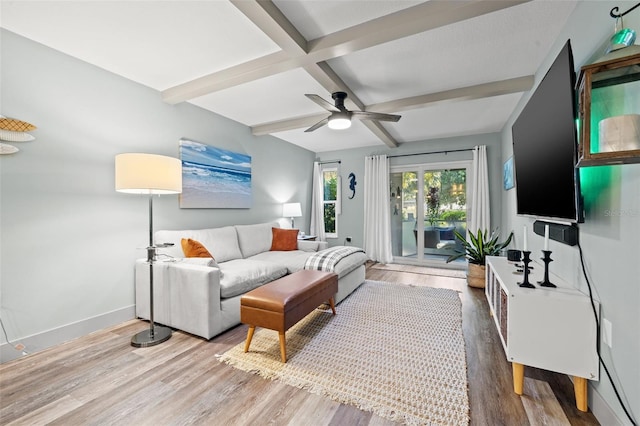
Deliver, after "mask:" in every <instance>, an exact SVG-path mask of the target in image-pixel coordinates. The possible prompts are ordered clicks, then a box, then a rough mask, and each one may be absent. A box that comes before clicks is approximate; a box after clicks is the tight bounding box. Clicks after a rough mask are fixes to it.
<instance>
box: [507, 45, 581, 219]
mask: <svg viewBox="0 0 640 426" xmlns="http://www.w3.org/2000/svg"><path fill="white" fill-rule="evenodd" d="M575 81H576V75H575V71H574V68H573V54H572V51H571V42H570V40H568V41H567V43H566V44H565V45H564V47H563V48H562V50H561V51H560V53H559V54H558V56H557V57H556V59H555V61H554V62H553V64H552V65H551V68H549V71H547V74H546V75H545V76H544V78H543V79H542V81H541V82H540V84H539V85H538V87H537V88H536V89H535V92H534V93H533V95H532V96H531V98H530V99H529V101H528V102H527V105H526V106H525V107H524V109H523V110H522V112H521V113H520V115H519V116H518V118H517V119H516V121H515V122H514V123H513V127H512V135H513V165H514V170H515V186H516V199H517V214H519V215H526V216H533V217H535V218H540V219H542V220H549V221H552V222H559V223H577V222H583V221H584V216H583V213H582V200H581V194H580V177H579V169H577V168H576V167H575V166H576V160H577V155H578V140H577V129H576V96H575Z"/></svg>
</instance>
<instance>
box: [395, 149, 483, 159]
mask: <svg viewBox="0 0 640 426" xmlns="http://www.w3.org/2000/svg"><path fill="white" fill-rule="evenodd" d="M473 150H474V148H465V149H448V150H446V151H431V152H416V153H414V154H398V155H389V156H388V157H389V158H395V157H410V156H413V155H429V154H448V153H450V152H463V151H473Z"/></svg>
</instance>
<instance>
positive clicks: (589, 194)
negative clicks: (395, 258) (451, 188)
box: [502, 1, 640, 425]
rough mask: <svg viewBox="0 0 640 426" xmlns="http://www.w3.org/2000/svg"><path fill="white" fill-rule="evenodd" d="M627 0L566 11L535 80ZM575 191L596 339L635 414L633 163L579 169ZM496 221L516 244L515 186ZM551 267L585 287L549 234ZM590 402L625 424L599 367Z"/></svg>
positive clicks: (532, 240)
mask: <svg viewBox="0 0 640 426" xmlns="http://www.w3.org/2000/svg"><path fill="white" fill-rule="evenodd" d="M634 4H636V2H635V1H633V2H625V1H619V2H609V1H584V2H580V3H579V4H578V6H577V7H576V9H575V11H574V13H573V14H572V15H571V16H570V18H569V20H568V21H567V23H566V26H565V28H564V30H563V31H562V33H561V35H560V36H559V37H558V39H557V40H556V43H555V45H554V47H553V49H552V50H551V52H549V55H548V57H547V58H546V60H545V62H544V64H543V65H542V66H541V68H540V69H539V70H538V72H537V74H536V84H538V82H539V81H540V80H541V79H542V77H543V76H544V75H545V73H546V71H547V70H548V68H549V67H550V65H551V63H552V62H553V60H554V59H555V57H556V56H557V54H558V53H559V51H560V49H561V48H562V46H563V45H564V43H565V42H566V40H567V39H571V44H572V48H573V55H574V62H575V66H576V68H577V70H578V69H579V68H580V67H581V66H582V65H585V64H588V63H590V62H592V61H593V60H594V59H595V58H597V57H600V56H601V55H602V53H603V47H604V46H605V45H606V42H607V41H608V40H609V38H610V37H611V35H612V34H613V26H614V19H613V18H611V17H610V16H609V11H610V10H611V9H612V8H613V7H614V6H618V7H619V8H620V11H621V12H623V11H626V10H628V9H629V8H631V7H632V6H633V5H634ZM624 23H625V26H626V27H631V28H633V29H634V30H635V31H636V32H637V33H638V34H640V9H636V10H634V11H633V12H631V13H630V14H629V15H627V16H625V18H624ZM528 99H529V96H526V97H524V98H523V100H522V101H521V102H520V104H519V107H518V109H517V111H516V112H515V113H514V114H513V115H512V117H511V119H510V120H509V122H508V123H507V126H506V127H505V129H504V130H503V133H502V161H503V162H504V161H506V159H507V158H508V157H510V156H511V155H512V154H513V149H512V137H511V126H512V124H513V122H514V120H515V119H516V118H517V117H518V115H519V114H520V111H521V110H522V108H523V107H524V105H525V104H526V101H527V100H528ZM581 173H582V175H583V177H582V179H581V181H582V193H583V195H584V198H585V204H586V205H585V210H586V218H585V223H584V224H581V225H580V236H579V238H580V244H581V246H582V249H583V252H584V261H585V265H586V269H587V273H588V276H589V280H590V282H591V284H592V286H593V289H594V292H595V296H596V298H597V299H598V300H599V301H600V302H601V304H602V305H601V314H602V316H603V317H604V318H607V319H608V320H610V321H611V322H612V324H613V348H612V349H609V348H608V347H607V346H606V345H604V344H601V345H600V347H601V350H602V356H603V358H604V360H605V362H606V364H607V366H608V367H609V370H610V371H612V373H613V374H614V380H615V382H616V385H617V386H618V388H619V390H621V391H622V394H623V396H624V397H626V403H627V406H628V407H631V408H632V410H633V413H634V415H635V419H636V420H638V419H639V418H640V332H639V331H638V330H640V250H639V249H640V242H639V241H640V164H628V165H620V166H600V167H588V168H582V169H581ZM502 201H503V202H502V218H503V228H509V229H514V230H516V243H517V244H521V242H522V231H521V230H522V229H523V226H524V225H527V227H528V229H529V230H531V229H532V227H533V225H532V224H533V220H532V219H529V218H525V217H520V216H517V215H516V191H515V190H511V191H502ZM528 243H529V245H530V247H529V249H530V250H532V251H533V252H534V253H535V252H537V251H539V250H541V249H542V245H543V238H542V237H540V236H536V235H534V234H533V233H532V232H531V231H530V233H529V241H528ZM549 248H550V250H552V251H553V255H552V257H553V259H554V260H555V261H554V262H553V263H552V264H551V268H552V271H553V272H555V273H556V274H558V275H560V276H561V277H562V278H563V279H565V280H567V281H569V282H573V283H575V285H576V287H578V288H580V289H581V290H582V291H583V292H585V293H586V292H588V289H587V284H586V281H585V279H584V277H583V275H582V269H581V266H580V255H579V250H578V248H577V247H570V246H566V245H563V244H560V243H558V242H555V241H551V242H550V243H549ZM590 391H591V392H590V393H591V395H590V404H589V406H590V407H591V409H592V410H593V412H594V414H596V416H597V417H598V419H599V420H600V421H601V423H602V424H607V425H608V424H616V423H618V422H622V423H623V424H628V421H627V420H626V416H625V414H624V412H623V410H622V409H621V408H620V405H619V404H618V402H617V400H616V397H615V395H614V392H613V389H612V387H611V385H610V382H609V379H608V378H607V377H606V375H605V372H604V370H603V369H602V368H601V372H600V381H599V382H590Z"/></svg>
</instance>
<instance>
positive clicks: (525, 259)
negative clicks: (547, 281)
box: [518, 251, 536, 288]
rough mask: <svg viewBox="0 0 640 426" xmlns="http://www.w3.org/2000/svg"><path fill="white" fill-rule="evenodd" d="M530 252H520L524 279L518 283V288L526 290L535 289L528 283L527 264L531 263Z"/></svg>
mask: <svg viewBox="0 0 640 426" xmlns="http://www.w3.org/2000/svg"><path fill="white" fill-rule="evenodd" d="M530 256H531V252H530V251H523V252H522V263H523V264H524V268H522V269H523V272H524V279H523V280H522V282H521V283H518V285H519V286H520V287H526V288H536V287H535V286H534V285H533V284H531V283H530V282H529V270H530V269H529V263H531V257H530Z"/></svg>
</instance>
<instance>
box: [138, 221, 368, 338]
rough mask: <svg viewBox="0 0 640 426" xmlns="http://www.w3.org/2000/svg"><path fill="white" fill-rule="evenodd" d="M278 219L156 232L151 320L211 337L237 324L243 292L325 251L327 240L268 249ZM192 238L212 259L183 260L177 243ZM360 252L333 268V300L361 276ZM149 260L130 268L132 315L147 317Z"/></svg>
mask: <svg viewBox="0 0 640 426" xmlns="http://www.w3.org/2000/svg"><path fill="white" fill-rule="evenodd" d="M277 227H279V225H278V223H277V222H273V223H262V224H256V225H236V226H225V227H221V228H210V229H200V230H176V231H157V232H156V233H155V235H154V237H155V242H156V244H160V243H173V244H174V246H172V247H169V248H165V249H159V252H160V253H161V254H162V255H161V256H159V260H158V262H155V263H154V265H153V268H154V269H153V275H154V321H155V322H157V323H160V324H164V325H166V326H169V327H172V328H176V329H180V330H183V331H186V332H188V333H191V334H195V335H198V336H202V337H204V338H206V339H210V338H212V337H213V336H215V335H217V334H220V333H222V332H223V331H225V330H227V329H229V328H231V327H233V326H235V325H237V324H239V323H240V297H241V296H242V294H244V293H246V292H247V291H250V290H252V289H254V288H256V287H259V286H261V285H263V284H266V283H268V282H271V281H273V280H275V279H278V278H280V277H282V276H284V275H286V274H290V273H293V272H296V271H298V270H300V269H303V268H304V265H305V262H306V261H307V258H309V257H310V256H312V255H314V254H315V253H316V252H319V251H323V250H325V251H327V252H328V251H329V250H331V249H329V248H328V244H327V243H326V242H319V241H298V250H292V251H270V249H271V243H272V228H277ZM183 238H191V239H193V240H196V241H199V242H200V243H202V244H203V245H204V246H205V247H206V248H207V250H208V251H209V253H211V254H212V255H213V256H214V257H215V260H216V263H217V265H215V266H211V265H210V259H207V258H188V259H187V258H184V254H183V252H182V248H181V245H180V242H181V240H182V239H183ZM366 260H367V257H366V255H365V253H364V252H361V251H360V252H355V253H350V254H349V255H348V256H346V257H344V258H343V259H341V260H340V261H339V262H338V263H337V264H336V265H335V268H334V272H335V273H337V274H338V293H337V295H336V299H335V300H336V303H338V302H340V301H341V300H342V299H344V298H345V297H347V296H348V295H349V294H351V292H353V291H354V290H355V289H356V288H357V287H358V286H359V285H360V284H362V283H363V282H364V279H365V266H364V264H365V262H366ZM149 269H150V268H149V264H148V263H147V262H146V260H143V259H141V260H138V261H137V262H136V266H135V288H136V315H137V316H138V317H140V318H143V319H149V272H150V271H149Z"/></svg>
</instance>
